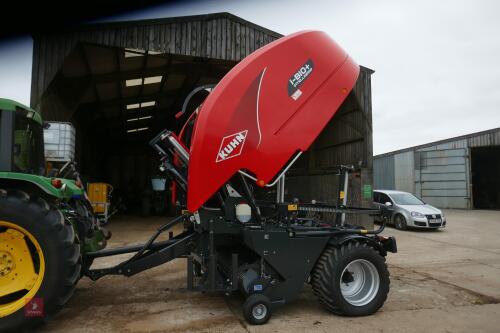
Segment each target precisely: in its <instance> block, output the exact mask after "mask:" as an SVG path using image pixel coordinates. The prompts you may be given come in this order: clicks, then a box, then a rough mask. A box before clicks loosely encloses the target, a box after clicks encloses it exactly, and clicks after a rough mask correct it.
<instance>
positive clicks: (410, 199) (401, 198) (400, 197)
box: [391, 193, 424, 205]
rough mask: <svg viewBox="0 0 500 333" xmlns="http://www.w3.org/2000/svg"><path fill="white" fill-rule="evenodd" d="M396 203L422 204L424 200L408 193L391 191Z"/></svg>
mask: <svg viewBox="0 0 500 333" xmlns="http://www.w3.org/2000/svg"><path fill="white" fill-rule="evenodd" d="M391 197H392V198H393V199H394V201H395V202H396V203H397V204H398V205H423V204H424V202H423V201H422V200H420V199H419V198H417V197H416V196H414V195H412V194H410V193H391Z"/></svg>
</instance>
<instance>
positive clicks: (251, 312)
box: [243, 294, 272, 325]
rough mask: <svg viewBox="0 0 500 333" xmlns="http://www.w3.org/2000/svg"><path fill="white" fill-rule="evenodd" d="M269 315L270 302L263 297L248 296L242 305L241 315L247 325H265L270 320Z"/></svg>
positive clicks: (257, 295) (260, 295) (270, 312)
mask: <svg viewBox="0 0 500 333" xmlns="http://www.w3.org/2000/svg"><path fill="white" fill-rule="evenodd" d="M271 314H272V311H271V302H270V301H269V298H267V296H265V295H262V294H253V295H250V296H248V298H247V299H246V300H245V303H243V315H244V316H245V319H246V320H247V322H248V323H249V324H252V325H262V324H265V323H267V322H268V320H269V318H271Z"/></svg>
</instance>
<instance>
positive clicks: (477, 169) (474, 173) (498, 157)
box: [373, 128, 500, 209]
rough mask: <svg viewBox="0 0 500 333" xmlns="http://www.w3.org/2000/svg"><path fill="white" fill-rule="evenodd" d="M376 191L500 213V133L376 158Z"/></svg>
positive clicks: (474, 135) (442, 205) (475, 135)
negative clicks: (498, 210)
mask: <svg viewBox="0 0 500 333" xmlns="http://www.w3.org/2000/svg"><path fill="white" fill-rule="evenodd" d="M373 163H374V182H375V188H376V189H391V190H392V189H396V190H401V191H406V192H410V193H413V194H415V195H417V196H418V197H421V198H422V199H423V200H424V201H425V202H427V203H429V204H431V205H434V206H436V207H440V208H462V209H474V208H476V209H500V190H499V188H500V128H495V129H491V130H487V131H483V132H477V133H472V134H468V135H463V136H459V137H455V138H450V139H446V140H441V141H436V142H431V143H428V144H424V145H420V146H416V147H411V148H407V149H402V150H397V151H394V152H390V153H386V154H381V155H377V156H375V157H374V162H373Z"/></svg>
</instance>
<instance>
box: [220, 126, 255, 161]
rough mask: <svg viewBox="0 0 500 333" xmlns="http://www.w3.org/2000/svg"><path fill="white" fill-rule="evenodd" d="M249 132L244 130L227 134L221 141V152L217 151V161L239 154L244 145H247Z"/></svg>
mask: <svg viewBox="0 0 500 333" xmlns="http://www.w3.org/2000/svg"><path fill="white" fill-rule="evenodd" d="M247 133H248V130H244V131H241V132H238V133H234V134H231V135H228V136H225V137H224V138H223V139H222V141H221V143H220V147H219V152H218V153H217V158H216V159H215V162H216V163H218V162H222V161H225V160H228V159H230V158H233V157H236V156H239V155H240V154H241V151H242V150H243V146H244V145H245V139H246V137H247Z"/></svg>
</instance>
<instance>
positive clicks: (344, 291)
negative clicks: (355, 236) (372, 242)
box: [311, 241, 390, 317]
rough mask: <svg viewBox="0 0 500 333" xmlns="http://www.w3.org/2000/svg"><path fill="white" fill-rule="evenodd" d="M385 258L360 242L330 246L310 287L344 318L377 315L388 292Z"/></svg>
mask: <svg viewBox="0 0 500 333" xmlns="http://www.w3.org/2000/svg"><path fill="white" fill-rule="evenodd" d="M389 283H390V280H389V271H388V270H387V265H386V264H385V258H384V257H383V256H381V255H380V254H379V253H378V252H377V251H375V250H374V249H373V248H371V247H369V246H367V245H366V244H364V243H360V242H355V241H354V242H349V243H347V244H344V245H342V246H341V247H340V248H336V247H333V246H329V247H327V248H326V250H325V251H324V252H323V254H322V255H321V257H320V259H319V260H318V262H317V263H316V266H315V267H314V270H313V273H312V276H311V284H312V287H313V290H314V293H315V294H316V296H317V297H318V298H319V301H320V302H321V304H322V305H323V306H324V307H325V308H326V309H327V310H329V311H330V312H333V313H335V314H339V315H344V316H353V317H354V316H367V315H370V314H373V313H375V312H377V310H378V309H380V307H381V306H382V305H383V304H384V302H385V300H386V299H387V293H388V292H389Z"/></svg>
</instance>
